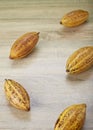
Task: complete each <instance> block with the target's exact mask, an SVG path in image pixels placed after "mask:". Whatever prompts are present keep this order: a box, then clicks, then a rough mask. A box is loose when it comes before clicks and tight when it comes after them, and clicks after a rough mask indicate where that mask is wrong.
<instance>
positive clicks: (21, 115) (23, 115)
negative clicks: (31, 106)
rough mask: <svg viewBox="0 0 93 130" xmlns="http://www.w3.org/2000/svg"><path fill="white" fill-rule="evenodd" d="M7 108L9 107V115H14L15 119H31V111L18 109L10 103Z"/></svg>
mask: <svg viewBox="0 0 93 130" xmlns="http://www.w3.org/2000/svg"><path fill="white" fill-rule="evenodd" d="M9 108H10V112H11V115H13V116H14V117H16V118H17V119H20V120H24V121H29V120H31V111H23V110H19V109H16V108H14V107H12V106H10V105H9Z"/></svg>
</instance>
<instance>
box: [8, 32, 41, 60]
mask: <svg viewBox="0 0 93 130" xmlns="http://www.w3.org/2000/svg"><path fill="white" fill-rule="evenodd" d="M38 39H39V33H37V32H29V33H26V34H24V35H23V36H21V37H19V38H18V39H17V40H16V41H15V42H14V44H13V45H12V47H11V50H10V56H9V58H10V59H19V58H23V57H26V56H27V55H28V54H30V53H31V52H32V50H33V49H34V47H35V45H36V44H37V42H38Z"/></svg>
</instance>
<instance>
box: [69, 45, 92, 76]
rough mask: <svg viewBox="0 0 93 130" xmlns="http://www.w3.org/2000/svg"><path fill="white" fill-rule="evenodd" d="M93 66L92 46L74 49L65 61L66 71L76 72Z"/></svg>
mask: <svg viewBox="0 0 93 130" xmlns="http://www.w3.org/2000/svg"><path fill="white" fill-rule="evenodd" d="M92 66H93V46H87V47H83V48H80V49H78V50H76V51H75V52H74V53H73V54H72V55H71V56H70V57H69V58H68V60H67V62H66V72H68V73H69V74H78V73H81V72H84V71H86V70H88V69H89V68H91V67H92Z"/></svg>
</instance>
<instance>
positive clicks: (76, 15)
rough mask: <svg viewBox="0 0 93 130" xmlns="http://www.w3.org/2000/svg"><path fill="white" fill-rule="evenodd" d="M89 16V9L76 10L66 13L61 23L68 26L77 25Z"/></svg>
mask: <svg viewBox="0 0 93 130" xmlns="http://www.w3.org/2000/svg"><path fill="white" fill-rule="evenodd" d="M88 17H89V13H88V11H85V10H74V11H71V12H69V13H67V14H66V15H64V16H63V18H62V19H61V22H60V23H61V24H63V25H64V26H67V27H75V26H78V25H80V24H82V23H84V22H85V21H87V19H88Z"/></svg>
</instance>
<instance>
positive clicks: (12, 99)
mask: <svg viewBox="0 0 93 130" xmlns="http://www.w3.org/2000/svg"><path fill="white" fill-rule="evenodd" d="M4 90H5V94H6V97H7V99H8V101H9V103H10V104H11V105H12V106H13V107H15V108H17V109H20V110H25V111H29V110H30V98H29V95H28V93H27V91H26V90H25V89H24V88H23V87H22V85H20V84H19V83H18V82H16V81H14V80H11V79H6V80H5V84H4Z"/></svg>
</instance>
